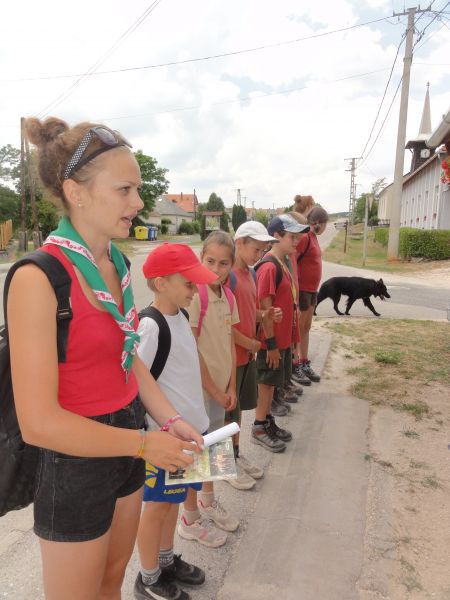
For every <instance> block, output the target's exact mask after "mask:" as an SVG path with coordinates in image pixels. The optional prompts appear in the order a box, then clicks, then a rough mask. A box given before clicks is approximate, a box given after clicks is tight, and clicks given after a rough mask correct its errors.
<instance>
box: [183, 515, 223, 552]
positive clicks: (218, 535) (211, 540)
mask: <svg viewBox="0 0 450 600" xmlns="http://www.w3.org/2000/svg"><path fill="white" fill-rule="evenodd" d="M177 531H178V535H179V536H180V537H182V538H183V539H185V540H193V541H196V542H198V543H199V544H203V546H208V547H209V548H219V546H223V545H224V544H225V542H226V541H227V534H226V533H223V531H219V530H218V529H217V527H216V526H215V525H214V523H213V522H212V521H211V519H205V518H203V517H200V519H197V520H196V521H194V522H193V523H191V524H190V525H188V523H187V521H186V519H185V518H184V515H182V516H181V519H180V522H179V523H178V527H177Z"/></svg>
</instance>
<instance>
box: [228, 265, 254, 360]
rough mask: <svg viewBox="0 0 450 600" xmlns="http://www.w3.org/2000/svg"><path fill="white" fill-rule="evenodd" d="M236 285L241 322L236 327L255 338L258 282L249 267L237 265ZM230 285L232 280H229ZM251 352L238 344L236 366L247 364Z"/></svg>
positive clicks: (235, 290)
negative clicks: (244, 267) (256, 282)
mask: <svg viewBox="0 0 450 600" xmlns="http://www.w3.org/2000/svg"><path fill="white" fill-rule="evenodd" d="M233 273H234V275H235V277H236V287H235V288H234V290H233V293H234V297H235V298H236V304H237V307H238V312H239V323H237V324H236V325H234V327H235V328H236V329H237V330H238V331H240V332H241V333H242V334H243V335H245V336H247V337H249V338H252V339H254V338H255V336H256V284H255V281H254V279H253V276H252V274H251V273H250V271H249V269H241V268H239V267H235V268H234V269H233ZM227 285H228V287H230V281H229V280H228V282H227ZM249 360H250V353H249V351H248V350H247V349H246V348H243V347H242V346H239V344H236V366H238V367H241V366H242V365H246V364H247V363H248V362H249Z"/></svg>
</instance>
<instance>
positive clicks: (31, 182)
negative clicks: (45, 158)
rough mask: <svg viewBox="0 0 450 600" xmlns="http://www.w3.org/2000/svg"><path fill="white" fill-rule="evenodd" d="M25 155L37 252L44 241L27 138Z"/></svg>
mask: <svg viewBox="0 0 450 600" xmlns="http://www.w3.org/2000/svg"><path fill="white" fill-rule="evenodd" d="M25 155H26V159H27V173H28V188H29V190H30V203H31V221H32V223H33V244H34V249H35V250H37V249H38V248H40V247H41V246H42V239H41V233H40V231H39V223H38V214H37V206H36V190H35V185H34V174H33V165H32V164H31V154H30V146H29V144H28V139H27V138H25Z"/></svg>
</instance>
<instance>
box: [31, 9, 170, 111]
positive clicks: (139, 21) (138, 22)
mask: <svg viewBox="0 0 450 600" xmlns="http://www.w3.org/2000/svg"><path fill="white" fill-rule="evenodd" d="M160 2H162V0H154V1H153V2H152V4H151V5H150V6H148V7H147V8H146V9H145V11H144V12H143V13H142V14H141V15H140V16H139V17H138V18H137V19H136V21H135V22H134V23H133V24H132V25H130V27H128V29H127V30H126V31H125V32H124V33H123V34H122V35H121V36H120V37H119V38H118V39H117V40H116V41H115V42H114V44H113V45H112V46H111V47H110V48H109V50H107V51H106V53H105V54H103V55H102V56H101V57H100V58H99V59H98V60H97V61H96V62H95V63H94V64H93V65H92V66H91V67H89V69H88V70H87V71H86V72H85V73H83V74H81V75H79V76H78V79H77V80H76V81H75V82H74V83H73V84H72V85H71V86H70V87H68V88H67V89H66V90H65V91H64V92H62V93H61V94H59V96H57V97H56V98H55V99H54V100H52V102H50V103H49V104H47V105H46V106H45V107H44V108H43V109H42V110H41V111H39V113H38V117H43V116H45V115H46V114H48V110H49V109H54V108H56V107H57V106H59V104H61V102H63V101H64V100H65V99H66V98H68V97H69V96H70V95H71V94H72V93H73V91H74V89H75V88H76V87H77V86H78V85H80V84H81V83H82V82H84V81H85V80H86V79H88V78H89V77H90V76H91V75H93V74H94V72H95V71H96V70H97V69H98V67H100V65H102V64H103V63H104V62H105V61H106V60H107V59H108V58H109V57H110V56H111V54H113V52H115V51H116V50H117V48H119V46H121V45H122V43H123V42H124V41H125V40H126V39H127V38H128V37H129V36H130V35H131V34H132V33H133V32H134V31H135V30H136V29H137V28H138V27H139V25H141V24H142V23H143V22H144V21H145V19H146V18H147V17H148V15H150V14H151V13H152V12H153V11H154V10H155V8H156V7H157V6H158V4H160Z"/></svg>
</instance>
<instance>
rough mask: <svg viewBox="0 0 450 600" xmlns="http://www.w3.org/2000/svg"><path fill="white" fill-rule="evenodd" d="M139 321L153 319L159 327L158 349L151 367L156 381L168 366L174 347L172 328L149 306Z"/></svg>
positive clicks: (142, 312) (139, 315) (142, 311)
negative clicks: (170, 353)
mask: <svg viewBox="0 0 450 600" xmlns="http://www.w3.org/2000/svg"><path fill="white" fill-rule="evenodd" d="M138 317H139V320H141V319H144V318H145V317H147V318H149V319H153V320H154V321H155V322H156V324H157V325H158V348H157V349H156V354H155V358H154V359H153V364H152V366H151V367H150V373H151V374H152V375H153V378H154V379H158V377H159V376H160V375H161V373H162V372H163V370H164V367H165V366H166V362H167V359H168V357H169V352H170V347H171V345H172V335H171V333H170V327H169V324H168V323H167V321H166V319H165V318H164V315H163V314H162V313H161V312H160V311H159V310H158V309H157V308H155V307H154V306H147V308H144V309H143V310H141V311H140V312H139V314H138Z"/></svg>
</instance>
